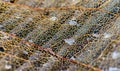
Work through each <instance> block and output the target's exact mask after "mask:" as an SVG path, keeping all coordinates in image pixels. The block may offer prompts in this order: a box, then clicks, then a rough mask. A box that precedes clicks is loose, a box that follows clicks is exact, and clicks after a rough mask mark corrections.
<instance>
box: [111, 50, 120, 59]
mask: <svg viewBox="0 0 120 71" xmlns="http://www.w3.org/2000/svg"><path fill="white" fill-rule="evenodd" d="M119 57H120V53H119V52H118V51H114V52H113V53H112V58H113V59H117V58H119Z"/></svg>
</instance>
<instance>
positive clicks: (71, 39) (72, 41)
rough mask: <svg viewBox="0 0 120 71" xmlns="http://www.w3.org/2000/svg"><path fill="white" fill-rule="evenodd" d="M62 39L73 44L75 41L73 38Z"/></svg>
mask: <svg viewBox="0 0 120 71" xmlns="http://www.w3.org/2000/svg"><path fill="white" fill-rule="evenodd" d="M64 41H65V42H66V43H68V44H69V45H73V43H74V42H75V39H73V38H69V39H64Z"/></svg>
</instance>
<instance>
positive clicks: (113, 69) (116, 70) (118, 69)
mask: <svg viewBox="0 0 120 71" xmlns="http://www.w3.org/2000/svg"><path fill="white" fill-rule="evenodd" d="M109 71H120V68H117V67H110V68H109Z"/></svg>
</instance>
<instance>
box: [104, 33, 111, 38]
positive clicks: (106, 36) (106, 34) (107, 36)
mask: <svg viewBox="0 0 120 71" xmlns="http://www.w3.org/2000/svg"><path fill="white" fill-rule="evenodd" d="M103 35H104V38H110V37H111V36H112V34H110V33H104V34H103Z"/></svg>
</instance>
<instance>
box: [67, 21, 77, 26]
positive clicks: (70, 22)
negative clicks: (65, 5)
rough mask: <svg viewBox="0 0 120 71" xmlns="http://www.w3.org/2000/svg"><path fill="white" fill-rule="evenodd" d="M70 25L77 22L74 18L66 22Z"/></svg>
mask: <svg viewBox="0 0 120 71" xmlns="http://www.w3.org/2000/svg"><path fill="white" fill-rule="evenodd" d="M68 23H69V24H70V25H77V22H76V21H75V20H69V22H68Z"/></svg>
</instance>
